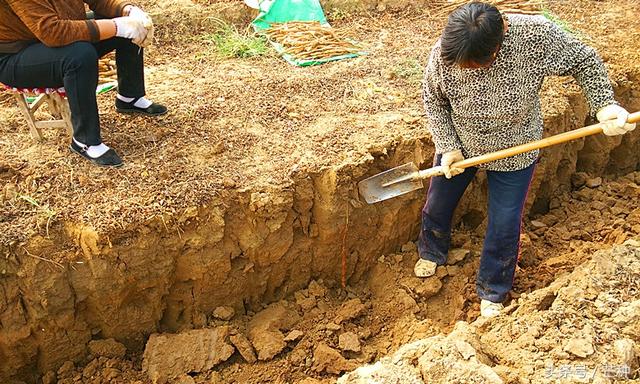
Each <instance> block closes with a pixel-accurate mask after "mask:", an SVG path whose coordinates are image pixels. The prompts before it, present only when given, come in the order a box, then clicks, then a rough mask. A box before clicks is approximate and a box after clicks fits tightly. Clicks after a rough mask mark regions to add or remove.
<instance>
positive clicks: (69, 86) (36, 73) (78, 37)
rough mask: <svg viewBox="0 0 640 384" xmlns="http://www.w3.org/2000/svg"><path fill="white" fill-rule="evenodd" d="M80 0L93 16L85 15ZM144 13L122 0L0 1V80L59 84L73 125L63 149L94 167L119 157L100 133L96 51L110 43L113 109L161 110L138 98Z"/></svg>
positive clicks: (146, 25) (146, 37)
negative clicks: (114, 72) (113, 60)
mask: <svg viewBox="0 0 640 384" xmlns="http://www.w3.org/2000/svg"><path fill="white" fill-rule="evenodd" d="M84 3H86V4H88V5H89V7H90V8H91V9H92V10H93V11H94V12H95V13H96V14H97V15H100V17H104V18H103V19H102V18H101V19H99V20H88V19H87V18H86V12H85V7H84ZM152 28H153V26H152V23H151V18H150V17H149V16H148V15H147V14H146V13H145V12H144V11H142V10H141V9H140V8H138V7H136V6H134V5H132V4H130V3H129V2H128V1H127V0H85V1H84V2H82V1H79V0H73V1H70V0H0V82H1V83H4V84H6V85H9V86H12V87H17V88H38V87H51V88H58V87H61V86H64V88H65V90H66V93H67V99H68V100H69V107H70V110H71V120H72V125H73V138H72V140H71V150H72V151H74V152H76V153H78V154H80V155H81V156H83V157H85V158H86V159H89V160H90V161H92V162H93V163H95V164H98V165H101V166H110V167H118V166H121V165H122V160H121V159H120V157H119V156H118V154H117V153H116V152H115V151H114V150H113V149H110V148H109V147H107V146H106V145H105V144H104V143H103V142H102V139H101V137H100V121H99V117H98V105H97V102H96V87H97V84H98V58H99V57H101V56H104V55H105V54H107V53H109V52H111V51H113V50H115V51H116V65H117V67H118V95H117V98H116V100H115V104H116V110H117V111H118V112H121V113H140V114H145V115H152V116H155V115H161V114H164V113H166V111H167V108H165V107H164V106H162V105H159V104H156V103H152V102H151V101H150V100H148V99H146V98H145V97H144V96H145V87H144V67H143V52H142V47H145V46H147V45H149V44H150V43H151V39H152V37H151V34H150V33H149V32H150V31H151V29H152Z"/></svg>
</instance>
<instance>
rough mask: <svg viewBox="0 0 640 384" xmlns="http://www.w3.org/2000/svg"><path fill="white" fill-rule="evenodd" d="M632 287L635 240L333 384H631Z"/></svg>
mask: <svg viewBox="0 0 640 384" xmlns="http://www.w3.org/2000/svg"><path fill="white" fill-rule="evenodd" d="M638 286H640V242H639V241H637V240H629V241H628V242H627V243H626V245H622V246H617V247H615V248H613V249H611V250H606V251H600V252H597V253H596V254H595V255H593V257H592V259H591V260H589V261H587V262H586V263H584V264H582V265H580V266H579V267H577V268H576V269H575V270H574V271H573V272H572V273H570V274H567V275H565V276H563V277H561V278H559V279H558V280H557V281H555V282H554V283H552V284H551V285H550V286H549V287H547V288H543V289H540V290H538V291H535V292H533V293H531V294H528V295H522V296H521V297H520V298H519V299H518V300H517V301H515V302H514V303H513V304H512V305H510V306H509V307H507V308H506V309H505V311H504V312H503V314H501V315H500V316H498V317H496V318H494V319H490V320H486V319H479V320H477V321H475V322H474V323H472V324H469V323H466V322H460V323H458V324H456V327H455V329H454V331H453V332H452V333H451V334H449V335H448V336H443V335H437V336H434V337H431V338H427V339H424V340H420V341H418V342H415V343H412V344H409V345H406V346H403V347H402V348H400V349H399V350H398V351H397V352H396V353H394V354H393V355H391V356H389V357H387V358H384V359H382V360H381V361H380V362H379V363H377V364H375V365H373V366H366V367H363V368H359V369H357V370H356V371H354V372H352V373H349V374H346V375H344V376H343V377H341V378H340V379H339V380H338V383H339V384H356V383H358V384H360V383H367V382H372V381H373V382H384V383H400V382H413V383H453V382H459V383H545V382H555V380H560V379H567V380H571V381H574V380H575V381H580V382H592V381H593V382H599V383H613V382H614V381H615V380H627V379H637V378H640V371H639V370H638V356H639V355H640V328H638V326H639V325H640V310H639V309H640V291H638V289H637V287H638ZM400 377H402V378H403V379H399V378H400ZM407 378H409V379H407ZM399 380H408V381H399Z"/></svg>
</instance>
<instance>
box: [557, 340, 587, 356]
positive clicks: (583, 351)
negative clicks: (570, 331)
mask: <svg viewBox="0 0 640 384" xmlns="http://www.w3.org/2000/svg"><path fill="white" fill-rule="evenodd" d="M564 350H565V351H566V352H569V353H571V354H573V355H576V356H578V357H587V356H590V355H592V354H593V352H594V351H593V343H592V342H591V341H589V340H587V339H583V338H573V339H571V340H569V341H568V342H567V344H566V345H565V346H564Z"/></svg>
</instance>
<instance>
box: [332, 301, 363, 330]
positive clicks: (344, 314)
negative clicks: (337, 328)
mask: <svg viewBox="0 0 640 384" xmlns="http://www.w3.org/2000/svg"><path fill="white" fill-rule="evenodd" d="M366 309H367V308H366V307H365V306H364V304H362V301H360V299H357V298H356V299H351V300H349V301H347V302H345V303H344V304H342V307H340V309H339V310H338V313H337V314H336V320H335V322H336V323H337V324H341V323H342V322H344V321H348V320H352V319H355V318H357V317H360V316H362V315H363V314H364V312H365V311H366Z"/></svg>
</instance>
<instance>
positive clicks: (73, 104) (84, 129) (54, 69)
mask: <svg viewBox="0 0 640 384" xmlns="http://www.w3.org/2000/svg"><path fill="white" fill-rule="evenodd" d="M113 50H115V51H116V65H117V67H118V93H120V94H121V95H122V96H126V97H142V96H144V94H145V90H144V64H143V53H142V50H141V49H140V47H138V46H137V45H135V44H133V43H132V42H131V40H129V39H123V38H120V37H114V38H111V39H108V40H103V41H100V42H98V43H89V42H84V41H79V42H75V43H72V44H69V45H66V46H64V47H57V48H51V47H47V46H45V45H44V44H42V43H37V44H33V45H30V46H28V47H27V48H25V49H23V50H22V51H20V52H18V53H12V54H2V53H0V83H3V84H6V85H9V86H12V87H17V88H40V87H47V88H58V87H62V86H64V88H65V90H66V92H67V99H68V100H69V108H70V109H71V120H72V124H73V136H74V137H75V139H76V140H78V141H80V142H81V143H84V144H86V145H98V144H100V143H101V142H102V139H101V137H100V118H99V116H98V104H97V102H96V87H97V85H98V58H99V57H102V56H104V55H106V54H107V53H109V52H111V51H113Z"/></svg>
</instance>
